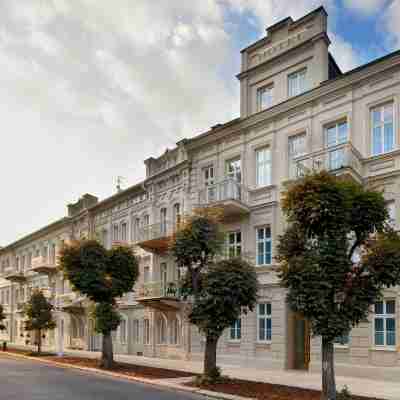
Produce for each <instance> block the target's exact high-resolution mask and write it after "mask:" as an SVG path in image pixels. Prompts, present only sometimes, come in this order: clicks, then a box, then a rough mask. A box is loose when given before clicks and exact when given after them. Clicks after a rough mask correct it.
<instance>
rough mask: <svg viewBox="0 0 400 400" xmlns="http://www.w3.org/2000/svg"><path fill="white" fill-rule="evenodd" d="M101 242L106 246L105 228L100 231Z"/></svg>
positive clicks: (106, 234)
mask: <svg viewBox="0 0 400 400" xmlns="http://www.w3.org/2000/svg"><path fill="white" fill-rule="evenodd" d="M101 243H102V245H103V246H104V247H107V246H108V233H107V230H106V229H103V230H102V231H101Z"/></svg>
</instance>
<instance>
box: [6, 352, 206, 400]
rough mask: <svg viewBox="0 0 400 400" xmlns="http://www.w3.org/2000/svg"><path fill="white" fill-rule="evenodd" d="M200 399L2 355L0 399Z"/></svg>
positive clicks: (190, 395)
mask: <svg viewBox="0 0 400 400" xmlns="http://www.w3.org/2000/svg"><path fill="white" fill-rule="evenodd" d="M128 398H130V399H135V400H142V399H143V400H144V399H146V400H153V399H154V400H200V399H204V397H200V396H195V395H192V394H185V393H176V392H173V391H168V390H164V391H162V390H158V389H157V388H155V387H152V386H148V385H144V384H140V383H135V382H129V381H126V380H122V379H114V378H110V377H107V376H101V375H95V374H90V373H86V372H83V371H78V370H71V369H65V368H58V367H54V366H48V365H45V364H42V363H40V362H35V361H29V360H20V359H13V358H8V357H3V356H0V400H75V399H79V400H103V399H104V400H126V399H128Z"/></svg>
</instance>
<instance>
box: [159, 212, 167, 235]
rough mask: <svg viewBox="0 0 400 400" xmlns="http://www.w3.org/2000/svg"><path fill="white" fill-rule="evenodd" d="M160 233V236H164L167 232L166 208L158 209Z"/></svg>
mask: <svg viewBox="0 0 400 400" xmlns="http://www.w3.org/2000/svg"><path fill="white" fill-rule="evenodd" d="M160 233H161V236H165V235H166V234H167V209H166V208H162V209H161V210H160Z"/></svg>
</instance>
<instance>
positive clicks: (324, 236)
mask: <svg viewBox="0 0 400 400" xmlns="http://www.w3.org/2000/svg"><path fill="white" fill-rule="evenodd" d="M282 209H283V211H284V213H285V215H286V217H287V221H288V226H287V229H286V231H285V232H284V234H283V235H282V236H281V237H280V239H279V245H278V254H279V255H278V261H280V262H281V271H280V277H281V280H282V285H283V286H284V287H286V288H288V294H287V301H288V304H289V306H290V307H291V309H292V310H293V311H294V312H298V313H300V314H302V315H303V316H304V317H305V318H307V319H308V320H309V322H310V324H311V330H312V333H313V335H318V336H321V338H322V398H323V399H327V400H334V399H336V384H335V372H334V340H335V338H336V337H339V336H342V335H347V334H348V333H349V332H350V330H351V328H352V327H354V326H356V325H357V324H359V323H360V322H362V321H364V320H365V319H366V318H367V316H368V313H369V310H370V307H371V306H372V305H373V304H374V303H375V302H376V301H377V300H379V298H380V296H381V293H382V290H383V289H384V287H385V286H393V285H396V284H398V283H399V282H400V279H399V278H400V238H399V236H398V234H397V233H395V232H393V231H390V229H388V227H387V226H386V220H387V217H388V213H387V210H386V207H385V200H384V198H383V195H382V194H381V193H378V192H375V191H371V190H368V189H365V188H364V187H363V186H361V185H359V184H357V183H354V182H351V181H349V180H344V179H340V178H337V177H334V176H332V175H330V174H328V173H327V172H320V173H317V174H316V173H315V174H311V175H308V176H305V177H304V178H302V179H300V180H299V181H298V182H296V183H295V184H294V185H292V186H291V187H290V188H289V189H288V190H287V192H286V193H285V194H284V197H283V199H282Z"/></svg>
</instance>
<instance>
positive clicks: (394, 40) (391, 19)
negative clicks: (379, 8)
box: [380, 1, 400, 49]
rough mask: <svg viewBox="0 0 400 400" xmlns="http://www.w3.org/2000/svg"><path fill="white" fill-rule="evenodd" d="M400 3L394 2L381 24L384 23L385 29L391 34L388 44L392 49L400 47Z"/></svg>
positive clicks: (387, 39)
mask: <svg viewBox="0 0 400 400" xmlns="http://www.w3.org/2000/svg"><path fill="white" fill-rule="evenodd" d="M399 21H400V2H399V1H393V2H392V3H391V4H390V5H389V6H388V7H387V9H386V11H385V13H384V15H383V17H382V18H381V19H380V22H383V27H384V29H385V30H386V31H387V32H388V33H389V37H386V42H387V44H388V46H389V47H390V48H391V49H398V48H399V47H400V24H399Z"/></svg>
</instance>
